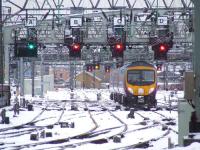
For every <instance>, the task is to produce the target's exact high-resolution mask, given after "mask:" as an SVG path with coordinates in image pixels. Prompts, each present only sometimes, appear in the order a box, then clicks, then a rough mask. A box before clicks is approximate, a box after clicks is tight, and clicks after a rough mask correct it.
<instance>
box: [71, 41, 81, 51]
mask: <svg viewBox="0 0 200 150" xmlns="http://www.w3.org/2000/svg"><path fill="white" fill-rule="evenodd" d="M72 50H73V51H80V50H81V45H80V44H78V43H74V44H72Z"/></svg>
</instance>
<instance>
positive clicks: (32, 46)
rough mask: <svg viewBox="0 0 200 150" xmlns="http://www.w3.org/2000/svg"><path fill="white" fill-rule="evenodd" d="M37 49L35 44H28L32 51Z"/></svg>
mask: <svg viewBox="0 0 200 150" xmlns="http://www.w3.org/2000/svg"><path fill="white" fill-rule="evenodd" d="M35 47H36V45H35V44H34V43H28V49H30V50H32V49H34V48H35Z"/></svg>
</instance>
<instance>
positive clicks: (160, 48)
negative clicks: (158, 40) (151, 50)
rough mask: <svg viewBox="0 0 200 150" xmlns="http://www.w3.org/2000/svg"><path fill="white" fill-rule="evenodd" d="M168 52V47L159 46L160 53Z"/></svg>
mask: <svg viewBox="0 0 200 150" xmlns="http://www.w3.org/2000/svg"><path fill="white" fill-rule="evenodd" d="M167 50H168V46H167V45H164V44H160V45H159V51H160V52H166V51H167Z"/></svg>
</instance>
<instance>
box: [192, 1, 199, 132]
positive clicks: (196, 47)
mask: <svg viewBox="0 0 200 150" xmlns="http://www.w3.org/2000/svg"><path fill="white" fill-rule="evenodd" d="M193 3H194V10H195V12H194V14H195V15H194V18H195V19H194V51H193V55H194V57H193V58H194V61H193V62H194V77H195V93H194V102H195V110H196V117H197V122H200V16H199V14H200V1H199V0H193ZM199 128H200V127H199ZM199 130H200V129H199Z"/></svg>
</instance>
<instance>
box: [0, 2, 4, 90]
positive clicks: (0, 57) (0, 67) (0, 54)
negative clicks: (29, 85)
mask: <svg viewBox="0 0 200 150" xmlns="http://www.w3.org/2000/svg"><path fill="white" fill-rule="evenodd" d="M3 83H4V47H3V21H2V0H0V84H2V85H3ZM2 91H3V90H2Z"/></svg>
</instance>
